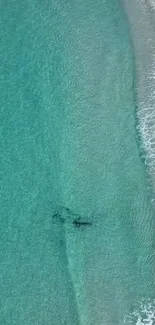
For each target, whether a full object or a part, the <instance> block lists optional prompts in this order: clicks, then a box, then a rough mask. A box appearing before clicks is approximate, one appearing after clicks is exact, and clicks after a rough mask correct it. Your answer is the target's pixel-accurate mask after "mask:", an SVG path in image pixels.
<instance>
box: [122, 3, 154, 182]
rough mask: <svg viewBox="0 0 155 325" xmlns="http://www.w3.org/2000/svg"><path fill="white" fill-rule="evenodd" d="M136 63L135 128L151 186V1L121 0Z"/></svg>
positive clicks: (152, 108)
mask: <svg viewBox="0 0 155 325" xmlns="http://www.w3.org/2000/svg"><path fill="white" fill-rule="evenodd" d="M122 4H123V6H124V8H125V11H126V14H127V17H128V21H129V26H130V27H129V29H130V32H131V39H132V44H133V48H134V55H135V63H136V75H137V77H136V79H137V80H136V87H137V101H138V105H137V106H138V108H137V116H138V121H139V126H138V129H139V131H140V134H141V138H142V143H143V147H144V150H145V163H146V165H147V170H148V172H149V174H150V176H151V180H152V181H153V187H154V188H155V126H154V125H155V36H154V27H155V3H153V1H147V2H146V0H130V1H128V0H122Z"/></svg>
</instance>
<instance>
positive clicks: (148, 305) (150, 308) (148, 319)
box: [124, 299, 155, 325]
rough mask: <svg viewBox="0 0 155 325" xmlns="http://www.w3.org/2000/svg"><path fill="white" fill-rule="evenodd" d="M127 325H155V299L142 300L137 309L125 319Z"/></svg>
mask: <svg viewBox="0 0 155 325" xmlns="http://www.w3.org/2000/svg"><path fill="white" fill-rule="evenodd" d="M124 324H126V325H154V324H155V299H154V300H151V299H148V300H146V301H145V300H142V301H140V302H138V304H137V307H136V308H135V309H134V311H133V312H131V313H130V314H129V315H127V316H126V317H125V318H124Z"/></svg>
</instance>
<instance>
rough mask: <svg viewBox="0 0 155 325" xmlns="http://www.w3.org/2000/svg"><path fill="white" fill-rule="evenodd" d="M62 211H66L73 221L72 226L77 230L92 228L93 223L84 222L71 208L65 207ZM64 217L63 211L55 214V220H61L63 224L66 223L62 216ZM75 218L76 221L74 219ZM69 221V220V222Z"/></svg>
mask: <svg viewBox="0 0 155 325" xmlns="http://www.w3.org/2000/svg"><path fill="white" fill-rule="evenodd" d="M62 210H64V211H65V212H66V213H67V215H68V216H69V217H70V218H69V219H70V221H72V224H73V225H74V226H75V227H76V228H80V227H85V226H91V225H92V222H91V221H84V220H81V217H80V216H79V215H78V214H77V213H73V212H72V211H71V210H70V209H69V208H66V207H64V208H63V209H62ZM62 215H63V211H62V212H55V213H54V214H53V218H54V219H55V218H56V219H59V220H60V221H61V222H62V223H64V222H65V221H67V220H65V218H64V217H63V216H62ZM73 218H74V219H73ZM69 219H68V220H69ZM71 219H72V220H71Z"/></svg>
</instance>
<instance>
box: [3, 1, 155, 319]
mask: <svg viewBox="0 0 155 325" xmlns="http://www.w3.org/2000/svg"><path fill="white" fill-rule="evenodd" d="M0 6H1V8H2V9H1V26H0V27H1V28H0V33H1V40H2V42H1V46H0V57H1V66H0V88H1V91H0V93H1V119H0V121H1V122H0V134H1V151H0V154H1V157H0V165H1V168H0V176H1V183H0V197H1V204H0V216H1V223H0V224H1V227H0V232H1V235H0V245H1V253H0V254H1V256H0V259H1V263H0V287H1V298H0V299H1V304H0V320H1V323H2V324H4V325H5V324H6V325H8V324H16V325H18V324H21V323H22V324H23V325H24V324H27V325H29V324H32V323H33V324H34V325H35V324H36V325H38V324H51V323H52V324H56V325H57V324H63V325H70V324H74V325H76V324H82V325H87V324H89V325H94V324H95V325H103V324H104V325H108V324H112V325H116V324H119V325H121V324H123V322H124V321H123V319H124V317H125V315H128V313H132V311H133V309H134V304H135V303H137V301H139V300H141V299H144V300H147V299H149V298H150V299H154V295H155V292H154V291H155V287H154V278H153V274H154V268H155V265H154V240H153V236H154V220H153V215H154V211H153V208H152V206H151V193H150V192H149V191H148V183H147V175H146V171H145V166H144V165H143V161H142V160H141V157H140V151H139V147H138V142H137V135H136V129H135V123H136V119H135V97H134V96H135V95H134V92H133V85H134V62H133V53H132V48H131V44H130V39H129V35H128V26H127V22H126V17H124V15H123V12H122V11H121V8H120V6H119V4H118V3H117V4H116V2H115V1H108V2H107V1H100V0H98V1H95V2H93V1H91V2H90V1H85V2H84V3H83V1H78V2H71V1H66V2H65V3H64V2H62V1H59V2H57V3H54V2H53V3H52V2H49V1H45V2H44V3H41V2H39V3H38V2H36V1H33V2H32V1H31V2H29V1H28V2H27V3H26V4H25V3H24V2H22V1H20V3H18V4H17V3H16V4H15V3H13V2H12V3H11V4H9V5H7V4H6V3H3V1H1V3H0ZM62 206H63V207H64V208H60V207H62ZM66 208H69V209H70V211H67V210H66ZM54 211H56V212H57V213H58V212H59V214H60V216H61V220H60V218H59V217H58V218H57V219H53V218H52V216H53V213H54ZM75 213H76V214H79V215H80V216H81V217H82V218H83V220H86V221H88V220H89V221H91V223H92V226H90V227H82V228H76V227H74V225H73V223H72V222H73V220H74V214H75ZM62 218H63V221H64V222H63V223H62ZM135 324H136V323H135Z"/></svg>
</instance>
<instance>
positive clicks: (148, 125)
mask: <svg viewBox="0 0 155 325" xmlns="http://www.w3.org/2000/svg"><path fill="white" fill-rule="evenodd" d="M143 78H144V80H143V92H144V93H145V94H146V96H145V99H144V101H143V102H140V103H139V105H138V106H139V107H138V111H137V117H138V124H139V125H138V126H137V129H138V131H139V133H140V136H141V138H142V142H143V144H142V147H143V149H144V151H145V164H146V165H147V170H148V172H149V174H150V176H151V179H152V180H154V181H155V63H154V69H153V68H152V67H151V68H150V69H149V72H148V74H147V76H146V77H143ZM144 85H145V86H144ZM154 184H155V182H154Z"/></svg>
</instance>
